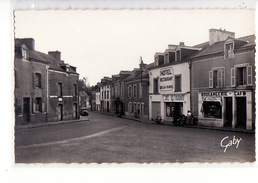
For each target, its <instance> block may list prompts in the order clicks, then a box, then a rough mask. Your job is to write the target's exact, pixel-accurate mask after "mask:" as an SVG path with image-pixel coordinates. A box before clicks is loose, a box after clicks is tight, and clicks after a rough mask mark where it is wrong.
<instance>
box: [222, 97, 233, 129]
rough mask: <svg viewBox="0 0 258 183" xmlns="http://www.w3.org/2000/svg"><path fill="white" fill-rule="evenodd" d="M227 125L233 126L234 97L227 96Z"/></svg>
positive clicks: (225, 124)
mask: <svg viewBox="0 0 258 183" xmlns="http://www.w3.org/2000/svg"><path fill="white" fill-rule="evenodd" d="M225 100H226V111H225V123H224V126H225V127H232V114H233V111H232V97H226V98H225Z"/></svg>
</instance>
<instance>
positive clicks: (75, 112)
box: [73, 104, 77, 119]
mask: <svg viewBox="0 0 258 183" xmlns="http://www.w3.org/2000/svg"><path fill="white" fill-rule="evenodd" d="M73 118H74V119H77V104H73Z"/></svg>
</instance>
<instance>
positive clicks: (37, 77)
mask: <svg viewBox="0 0 258 183" xmlns="http://www.w3.org/2000/svg"><path fill="white" fill-rule="evenodd" d="M34 82H35V87H38V88H42V85H41V74H40V73H36V74H35V81H34Z"/></svg>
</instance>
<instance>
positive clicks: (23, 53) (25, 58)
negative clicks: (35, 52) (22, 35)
mask: <svg viewBox="0 0 258 183" xmlns="http://www.w3.org/2000/svg"><path fill="white" fill-rule="evenodd" d="M22 58H23V59H24V60H27V59H28V50H26V49H25V48H22Z"/></svg>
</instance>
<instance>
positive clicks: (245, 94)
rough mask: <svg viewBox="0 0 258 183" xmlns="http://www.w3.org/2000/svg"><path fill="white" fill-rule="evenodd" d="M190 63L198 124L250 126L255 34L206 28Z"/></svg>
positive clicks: (253, 101)
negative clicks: (206, 33)
mask: <svg viewBox="0 0 258 183" xmlns="http://www.w3.org/2000/svg"><path fill="white" fill-rule="evenodd" d="M209 34H210V35H209V41H208V42H206V43H202V44H200V45H197V47H201V48H202V50H201V51H200V52H198V53H197V54H196V55H194V56H193V57H192V58H191V60H192V66H191V70H192V72H191V76H192V77H191V78H192V82H191V85H192V91H191V93H192V101H191V103H192V109H193V111H192V112H193V114H194V115H195V116H198V118H199V125H205V126H216V127H231V128H246V129H254V126H255V123H254V121H255V36H254V35H251V36H246V37H241V38H235V33H234V32H229V31H226V30H221V29H220V30H219V29H210V30H209Z"/></svg>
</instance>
